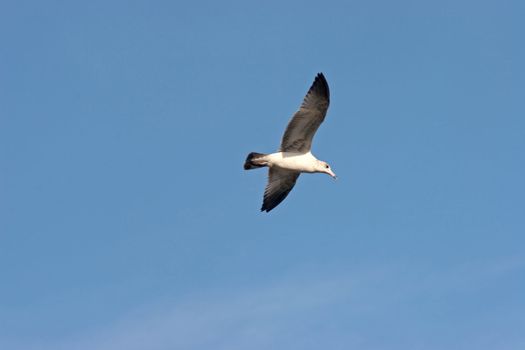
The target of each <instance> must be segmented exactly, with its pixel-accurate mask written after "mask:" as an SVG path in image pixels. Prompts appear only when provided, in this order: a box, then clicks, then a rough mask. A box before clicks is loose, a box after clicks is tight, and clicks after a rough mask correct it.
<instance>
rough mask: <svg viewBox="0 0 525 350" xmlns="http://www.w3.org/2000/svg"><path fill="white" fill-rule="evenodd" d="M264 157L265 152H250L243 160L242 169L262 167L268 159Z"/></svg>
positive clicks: (266, 163)
mask: <svg viewBox="0 0 525 350" xmlns="http://www.w3.org/2000/svg"><path fill="white" fill-rule="evenodd" d="M265 157H266V154H264V153H256V152H252V153H250V154H248V157H246V161H245V162H244V170H250V169H256V168H262V167H265V166H267V165H268V161H267V160H266V159H264V158H265Z"/></svg>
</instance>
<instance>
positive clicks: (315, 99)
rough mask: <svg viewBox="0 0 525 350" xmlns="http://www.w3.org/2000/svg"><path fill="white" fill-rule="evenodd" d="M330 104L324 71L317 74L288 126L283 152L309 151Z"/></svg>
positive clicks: (283, 142) (282, 145) (283, 140)
mask: <svg viewBox="0 0 525 350" xmlns="http://www.w3.org/2000/svg"><path fill="white" fill-rule="evenodd" d="M329 104H330V89H329V88H328V83H327V81H326V79H325V77H324V75H323V73H319V74H317V76H316V77H315V80H314V82H313V84H312V86H311V87H310V89H309V90H308V93H307V94H306V96H305V97H304V100H303V103H302V104H301V107H300V108H299V110H298V111H297V112H296V113H295V114H294V115H293V117H292V119H291V120H290V122H289V123H288V126H287V127H286V131H285V132H284V135H283V138H282V141H281V148H280V151H281V152H301V153H303V152H308V151H310V149H311V148H312V140H313V138H314V135H315V132H316V131H317V129H318V128H319V125H321V123H322V122H323V120H324V118H325V116H326V111H327V110H328V105H329Z"/></svg>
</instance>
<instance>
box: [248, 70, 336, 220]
mask: <svg viewBox="0 0 525 350" xmlns="http://www.w3.org/2000/svg"><path fill="white" fill-rule="evenodd" d="M329 103H330V90H329V89H328V83H327V82H326V79H325V77H324V75H323V73H319V74H317V76H316V77H315V80H314V82H313V84H312V86H311V87H310V89H309V90H308V93H307V94H306V96H305V97H304V100H303V103H302V104H301V107H300V108H299V110H298V111H297V112H296V113H295V114H294V115H293V117H292V119H291V120H290V122H289V123H288V126H287V127H286V130H285V131H284V135H283V137H282V140H281V147H280V148H279V151H278V152H276V153H271V154H264V153H256V152H252V153H250V154H248V157H247V158H246V161H245V163H244V169H245V170H250V169H256V168H262V167H268V168H269V170H268V184H267V185H266V189H265V190H264V199H263V204H262V207H261V211H266V212H269V211H270V210H272V209H273V208H275V207H276V206H277V205H279V203H281V202H282V201H283V200H284V199H285V198H286V196H288V193H290V191H291V190H292V188H293V187H294V186H295V182H296V181H297V178H298V177H299V175H300V174H301V173H325V174H328V175H330V176H332V177H333V178H334V179H337V176H336V175H335V174H334V172H333V171H332V169H331V168H330V165H328V163H326V162H323V161H320V160H318V159H317V158H316V157H315V156H314V155H313V154H312V152H311V148H312V139H313V138H314V135H315V132H316V131H317V129H318V128H319V125H321V123H322V122H323V120H324V118H325V116H326V111H327V110H328V105H329Z"/></svg>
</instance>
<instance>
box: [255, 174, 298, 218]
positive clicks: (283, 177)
mask: <svg viewBox="0 0 525 350" xmlns="http://www.w3.org/2000/svg"><path fill="white" fill-rule="evenodd" d="M300 174H301V173H300V172H298V171H293V170H287V169H282V168H270V170H269V171H268V184H267V185H266V189H265V190H264V200H263V205H262V207H261V211H266V212H269V211H270V210H272V209H273V208H275V207H276V206H278V205H279V203H281V202H282V201H283V200H284V199H285V198H286V196H287V195H288V193H290V191H291V190H292V188H293V187H294V186H295V182H296V181H297V178H298V177H299V175H300Z"/></svg>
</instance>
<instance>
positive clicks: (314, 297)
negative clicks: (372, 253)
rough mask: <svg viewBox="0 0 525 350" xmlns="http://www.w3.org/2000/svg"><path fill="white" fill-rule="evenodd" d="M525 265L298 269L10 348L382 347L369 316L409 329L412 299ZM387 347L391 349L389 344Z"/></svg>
mask: <svg viewBox="0 0 525 350" xmlns="http://www.w3.org/2000/svg"><path fill="white" fill-rule="evenodd" d="M524 267H525V264H524V261H523V259H521V258H509V259H500V260H496V261H492V262H478V263H469V264H465V265H461V266H455V267H454V268H452V269H449V270H446V271H440V272H435V273H429V274H425V273H424V269H423V268H414V267H412V268H411V269H410V270H408V269H407V266H404V265H396V266H388V267H385V266H383V267H378V268H371V267H366V268H362V269H360V270H354V271H344V272H342V271H341V270H339V271H337V272H334V269H327V270H326V271H316V272H311V273H310V272H308V271H302V272H299V273H297V272H296V273H293V274H290V275H288V276H285V277H284V278H282V279H281V280H279V281H273V282H268V283H266V284H264V285H259V286H250V287H247V288H239V289H233V288H232V289H230V290H227V291H222V292H209V293H207V294H201V295H199V296H194V297H192V298H189V299H187V300H169V301H162V302H159V303H157V304H155V305H148V306H143V307H142V308H140V309H138V310H135V311H133V312H130V313H129V314H127V315H125V316H122V318H121V319H120V320H119V321H117V322H114V323H113V324H111V325H109V326H107V327H105V328H104V329H100V330H98V331H95V332H92V333H90V334H81V335H78V336H76V337H72V338H69V339H63V340H60V341H56V342H53V343H52V344H51V343H50V344H47V345H46V344H42V343H39V344H38V345H36V344H34V346H31V344H28V343H25V344H23V345H24V346H16V344H10V345H11V347H10V348H11V349H17V348H20V349H22V348H23V349H54V350H56V349H64V350H65V349H78V350H88V349H90V350H91V349H97V350H117V349H126V350H143V349H148V350H165V349H166V350H167V349H194V350H200V349H219V350H220V349H251V350H257V349H269V348H272V349H275V348H279V349H289V348H301V349H318V348H319V346H320V345H321V344H324V345H325V346H328V347H329V348H331V349H337V348H341V349H343V348H345V349H346V348H351V347H358V348H360V349H378V348H379V349H380V348H384V347H381V341H380V340H377V339H374V337H373V335H374V334H375V333H378V334H383V335H385V337H386V339H388V337H389V336H388V335H387V333H388V330H385V329H376V328H374V326H371V325H370V324H367V322H372V321H373V322H375V323H376V324H377V327H382V326H384V325H389V324H391V323H392V322H399V324H397V325H396V324H393V325H391V326H390V327H392V328H393V332H395V331H396V327H402V326H401V324H402V323H403V322H404V323H405V327H412V326H413V325H412V323H416V322H424V321H425V320H424V319H417V316H413V317H414V318H409V319H403V318H402V317H399V315H398V313H399V312H403V313H407V314H410V313H411V312H412V313H414V312H415V311H419V310H417V307H418V306H417V305H412V304H413V301H414V299H422V298H423V299H424V298H426V297H428V298H432V296H436V295H440V296H444V297H446V295H447V294H449V293H455V292H457V291H458V290H461V291H464V292H465V293H467V294H468V293H469V290H471V291H472V290H476V288H477V287H479V286H482V285H484V284H485V283H487V282H490V281H493V280H494V279H497V278H499V277H500V276H502V275H505V274H508V273H514V272H516V271H517V270H523V269H524ZM298 276H301V277H298ZM422 276H424V277H422ZM405 318H406V317H405ZM416 330H417V329H416ZM391 336H392V337H396V336H397V337H403V336H404V335H403V334H401V335H399V334H397V335H395V334H394V335H391ZM405 336H407V337H409V336H410V335H405ZM411 336H413V337H414V339H413V342H412V344H414V342H415V343H417V342H416V338H417V334H414V335H411ZM464 340H465V339H464ZM465 341H466V342H467V343H468V341H467V340H465ZM519 341H521V342H523V338H522V339H521V340H520V339H516V341H515V342H514V343H518V342H519ZM400 344H406V342H403V341H401V342H400ZM421 344H423V345H424V344H426V345H427V346H426V348H427V349H429V348H437V347H433V346H430V344H429V343H428V342H422V343H421ZM19 345H22V344H19ZM391 345H393V344H391ZM392 348H396V347H395V346H394V347H393V346H390V347H389V349H392ZM397 348H401V347H397ZM512 348H513V347H508V349H512Z"/></svg>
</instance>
